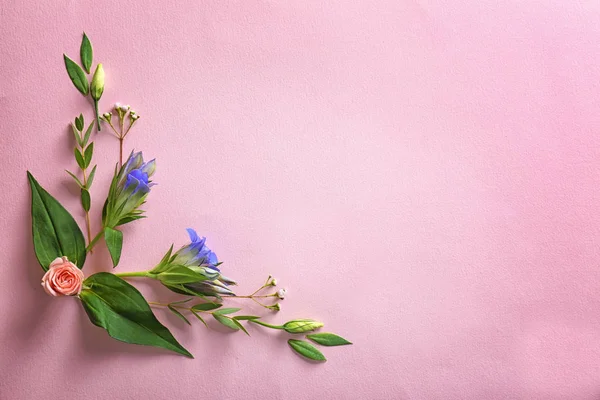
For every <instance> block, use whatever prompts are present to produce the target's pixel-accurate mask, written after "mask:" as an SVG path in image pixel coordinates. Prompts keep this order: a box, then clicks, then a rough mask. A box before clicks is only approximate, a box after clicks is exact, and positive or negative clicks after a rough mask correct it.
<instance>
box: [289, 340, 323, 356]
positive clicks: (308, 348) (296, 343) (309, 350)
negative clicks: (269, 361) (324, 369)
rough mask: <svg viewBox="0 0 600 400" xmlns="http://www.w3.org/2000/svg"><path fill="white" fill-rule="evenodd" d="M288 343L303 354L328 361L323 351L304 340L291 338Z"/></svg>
mask: <svg viewBox="0 0 600 400" xmlns="http://www.w3.org/2000/svg"><path fill="white" fill-rule="evenodd" d="M288 344H289V345H290V347H291V348H292V349H293V350H294V351H295V352H296V353H298V354H300V355H301V356H304V357H306V358H308V359H311V360H315V361H327V359H326V358H325V356H324V355H323V353H321V352H320V351H319V350H318V349H317V348H316V347H315V346H313V345H312V344H310V343H308V342H306V341H304V340H297V339H289V340H288Z"/></svg>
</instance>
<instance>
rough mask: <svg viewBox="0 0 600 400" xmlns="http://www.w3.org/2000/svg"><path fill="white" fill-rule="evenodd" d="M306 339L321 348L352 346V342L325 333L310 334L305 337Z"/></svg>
mask: <svg viewBox="0 0 600 400" xmlns="http://www.w3.org/2000/svg"><path fill="white" fill-rule="evenodd" d="M306 337H307V338H308V339H310V340H312V341H313V342H315V343H318V344H320V345H323V346H344V345H347V344H352V342H349V341H347V340H346V339H344V338H343V337H341V336H338V335H336V334H333V333H327V332H323V333H311V334H310V335H306Z"/></svg>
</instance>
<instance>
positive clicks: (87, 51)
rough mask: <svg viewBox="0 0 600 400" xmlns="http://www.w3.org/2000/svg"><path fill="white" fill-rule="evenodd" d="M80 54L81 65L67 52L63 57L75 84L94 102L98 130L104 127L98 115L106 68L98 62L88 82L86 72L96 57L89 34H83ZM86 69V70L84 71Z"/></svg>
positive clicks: (89, 71)
mask: <svg viewBox="0 0 600 400" xmlns="http://www.w3.org/2000/svg"><path fill="white" fill-rule="evenodd" d="M79 56H80V58H81V65H82V67H83V68H82V67H80V66H79V64H77V63H76V62H75V61H73V60H72V59H70V58H69V57H68V56H67V55H66V54H63V58H64V61H65V68H66V69H67V74H68V75H69V78H70V79H71V82H73V85H74V86H75V88H77V90H79V92H80V93H81V94H82V95H84V96H88V95H90V96H91V98H92V101H93V102H94V112H95V115H96V124H97V127H98V131H100V130H101V129H102V127H101V125H100V119H99V116H98V101H99V100H100V97H102V92H103V91H104V69H103V68H102V64H98V65H97V66H96V71H95V72H94V76H93V79H92V81H91V82H88V78H87V76H86V74H88V75H89V74H90V73H91V71H92V70H91V68H92V62H93V59H94V51H93V49H92V43H91V42H90V39H89V38H88V37H87V35H86V34H85V33H84V34H83V39H82V40H81V45H80V47H79ZM84 70H85V72H84Z"/></svg>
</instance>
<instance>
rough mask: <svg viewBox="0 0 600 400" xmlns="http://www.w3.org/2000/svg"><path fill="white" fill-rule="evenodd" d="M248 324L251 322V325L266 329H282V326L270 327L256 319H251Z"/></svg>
mask: <svg viewBox="0 0 600 400" xmlns="http://www.w3.org/2000/svg"><path fill="white" fill-rule="evenodd" d="M250 322H252V323H253V324H258V325H262V326H266V327H267V328H271V329H283V326H282V325H271V324H267V323H266V322H262V321H260V320H258V319H251V320H250Z"/></svg>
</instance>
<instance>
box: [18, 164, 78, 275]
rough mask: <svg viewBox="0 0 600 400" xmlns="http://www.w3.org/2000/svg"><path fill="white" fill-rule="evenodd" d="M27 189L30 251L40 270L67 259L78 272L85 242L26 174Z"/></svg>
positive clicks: (70, 220) (64, 212)
mask: <svg viewBox="0 0 600 400" xmlns="http://www.w3.org/2000/svg"><path fill="white" fill-rule="evenodd" d="M27 178H28V179H29V185H30V186H31V224H32V234H33V248H34V250H35V256H36V258H37V259H38V262H39V263H40V265H41V266H42V268H43V269H44V271H47V270H48V266H49V265H50V263H51V262H52V261H54V259H56V258H57V257H63V256H65V257H67V258H68V259H69V261H71V262H73V263H74V264H75V265H77V266H78V267H79V268H82V267H83V264H84V263H85V256H86V253H85V239H84V238H83V233H81V230H80V229H79V226H78V225H77V223H76V222H75V220H74V219H73V217H72V216H71V214H69V212H68V211H67V210H65V208H64V207H63V206H62V205H61V204H60V203H59V202H58V201H57V200H56V199H55V198H54V197H52V196H51V195H50V194H49V193H48V192H47V191H45V190H44V188H42V187H41V186H40V184H39V183H38V182H37V181H36V180H35V178H34V177H33V175H31V173H30V172H29V171H27Z"/></svg>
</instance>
